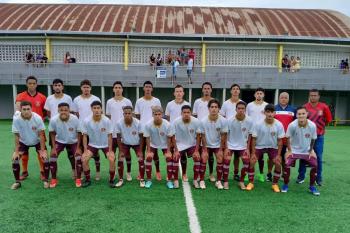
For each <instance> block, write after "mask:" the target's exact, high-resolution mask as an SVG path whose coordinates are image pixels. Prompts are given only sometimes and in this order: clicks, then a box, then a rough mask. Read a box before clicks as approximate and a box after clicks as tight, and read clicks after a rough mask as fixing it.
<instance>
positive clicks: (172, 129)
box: [167, 124, 175, 137]
mask: <svg viewBox="0 0 350 233" xmlns="http://www.w3.org/2000/svg"><path fill="white" fill-rule="evenodd" d="M174 135H175V124H169V125H168V135H167V136H168V137H172V136H174Z"/></svg>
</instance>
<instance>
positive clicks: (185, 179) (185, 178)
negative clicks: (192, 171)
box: [182, 174, 188, 182]
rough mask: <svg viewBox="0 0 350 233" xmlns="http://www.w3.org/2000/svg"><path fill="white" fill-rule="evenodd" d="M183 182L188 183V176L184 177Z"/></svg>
mask: <svg viewBox="0 0 350 233" xmlns="http://www.w3.org/2000/svg"><path fill="white" fill-rule="evenodd" d="M182 182H188V178H187V175H186V174H185V175H182Z"/></svg>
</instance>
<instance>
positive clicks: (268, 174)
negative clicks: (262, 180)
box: [266, 173, 272, 182]
mask: <svg viewBox="0 0 350 233" xmlns="http://www.w3.org/2000/svg"><path fill="white" fill-rule="evenodd" d="M266 181H267V182H272V174H271V173H267V175H266Z"/></svg>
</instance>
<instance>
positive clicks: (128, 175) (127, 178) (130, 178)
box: [126, 172, 132, 182]
mask: <svg viewBox="0 0 350 233" xmlns="http://www.w3.org/2000/svg"><path fill="white" fill-rule="evenodd" d="M126 180H127V181H129V182H130V181H132V177H131V173H130V172H127V173H126Z"/></svg>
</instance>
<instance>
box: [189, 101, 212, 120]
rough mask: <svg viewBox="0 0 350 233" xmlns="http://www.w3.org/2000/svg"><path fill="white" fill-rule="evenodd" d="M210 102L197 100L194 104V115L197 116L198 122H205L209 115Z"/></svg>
mask: <svg viewBox="0 0 350 233" xmlns="http://www.w3.org/2000/svg"><path fill="white" fill-rule="evenodd" d="M208 103H209V100H208V101H204V100H202V98H198V99H196V101H194V104H193V115H196V116H197V118H198V120H200V121H201V120H203V119H204V118H206V117H207V116H208V115H209V109H208Z"/></svg>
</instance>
